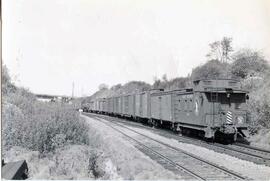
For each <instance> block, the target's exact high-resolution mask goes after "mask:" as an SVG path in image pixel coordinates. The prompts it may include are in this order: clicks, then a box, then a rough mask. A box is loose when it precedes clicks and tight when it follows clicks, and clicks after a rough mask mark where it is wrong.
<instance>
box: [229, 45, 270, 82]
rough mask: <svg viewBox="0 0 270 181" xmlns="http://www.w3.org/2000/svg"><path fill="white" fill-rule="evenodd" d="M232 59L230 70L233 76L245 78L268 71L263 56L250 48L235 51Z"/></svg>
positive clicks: (267, 65)
mask: <svg viewBox="0 0 270 181" xmlns="http://www.w3.org/2000/svg"><path fill="white" fill-rule="evenodd" d="M233 59H234V62H233V63H232V65H231V70H230V71H231V73H232V75H233V76H234V77H240V78H246V77H248V76H254V75H255V74H258V73H262V74H263V73H265V72H266V71H270V67H269V64H268V63H267V61H266V60H265V59H264V57H263V56H262V55H261V54H260V53H259V52H256V51H253V50H250V49H243V50H240V51H238V52H236V53H235V54H234V57H233Z"/></svg>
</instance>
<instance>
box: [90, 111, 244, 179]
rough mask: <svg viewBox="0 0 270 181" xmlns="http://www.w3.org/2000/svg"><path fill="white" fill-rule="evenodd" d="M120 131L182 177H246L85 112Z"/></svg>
mask: <svg viewBox="0 0 270 181" xmlns="http://www.w3.org/2000/svg"><path fill="white" fill-rule="evenodd" d="M86 115H87V116H90V117H92V118H94V119H96V120H98V121H101V122H103V123H104V124H106V125H107V126H109V127H111V128H112V129H114V130H116V131H118V132H120V133H121V134H123V135H124V136H125V138H127V139H128V140H129V141H131V142H132V143H134V145H135V146H136V147H137V148H138V149H139V150H141V151H142V152H143V153H144V154H146V155H148V156H149V157H150V158H152V159H154V160H156V161H157V162H158V163H160V164H161V165H162V166H164V168H166V169H168V170H171V171H173V172H174V173H177V174H180V175H181V176H182V177H183V179H197V180H244V179H247V178H246V177H243V176H241V175H239V174H237V173H235V172H233V171H231V170H228V169H226V168H224V167H220V166H218V165H216V164H214V163H210V162H209V161H206V160H204V159H202V158H199V157H197V156H195V155H192V154H190V153H187V152H185V151H184V150H181V149H179V148H175V147H172V146H170V145H167V144H165V143H162V142H160V141H158V140H155V139H153V138H151V137H148V136H146V135H144V134H141V133H139V132H137V131H135V130H132V129H131V128H128V127H126V126H124V125H122V124H119V123H117V122H112V121H110V122H108V121H106V120H104V119H101V118H99V117H97V116H95V115H93V114H92V115H91V114H86ZM107 119H108V118H107Z"/></svg>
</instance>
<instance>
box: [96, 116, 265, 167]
mask: <svg viewBox="0 0 270 181" xmlns="http://www.w3.org/2000/svg"><path fill="white" fill-rule="evenodd" d="M95 116H98V117H101V118H104V119H110V120H111V121H117V122H121V123H123V124H125V125H130V126H136V127H138V128H143V129H148V130H150V131H152V132H155V133H157V134H159V135H161V136H165V137H168V138H173V139H176V140H178V141H180V142H184V143H189V144H194V145H197V146H203V147H205V148H208V149H211V150H214V151H216V152H219V153H225V154H228V155H231V156H234V157H237V158H240V159H242V160H246V161H251V162H254V163H256V164H262V165H266V166H270V150H265V149H261V148H257V147H252V146H249V145H245V144H241V143H235V144H233V145H223V144H220V143H207V142H205V141H203V140H199V139H196V138H191V137H187V136H179V135H176V134H172V133H171V132H169V131H165V130H162V129H153V128H151V127H149V126H145V125H142V124H137V123H136V122H130V121H125V120H124V119H120V118H115V117H109V116H105V115H99V114H95Z"/></svg>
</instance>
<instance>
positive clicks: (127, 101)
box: [123, 94, 135, 117]
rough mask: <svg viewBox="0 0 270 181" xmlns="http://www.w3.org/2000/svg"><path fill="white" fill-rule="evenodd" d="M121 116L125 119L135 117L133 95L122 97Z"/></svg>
mask: <svg viewBox="0 0 270 181" xmlns="http://www.w3.org/2000/svg"><path fill="white" fill-rule="evenodd" d="M123 101H124V102H123V104H124V106H123V108H124V109H123V115H124V116H127V117H134V116H135V95H134V94H130V95H124V96H123Z"/></svg>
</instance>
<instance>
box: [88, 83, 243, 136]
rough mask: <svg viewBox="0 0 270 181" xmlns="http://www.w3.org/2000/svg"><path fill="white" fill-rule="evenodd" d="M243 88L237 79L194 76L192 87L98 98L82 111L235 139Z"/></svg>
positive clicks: (239, 128)
mask: <svg viewBox="0 0 270 181" xmlns="http://www.w3.org/2000/svg"><path fill="white" fill-rule="evenodd" d="M247 99H248V95H247V91H244V90H242V89H241V84H240V82H239V81H237V80H232V79H218V80H210V79H209V80H196V81H194V82H193V86H192V88H186V89H180V90H174V91H163V90H150V91H146V92H141V93H139V94H128V95H120V96H115V97H108V98H99V99H96V100H93V101H91V102H90V103H89V104H88V105H87V106H84V107H83V110H84V111H85V112H94V113H100V114H108V115H113V116H119V117H126V118H132V119H134V120H137V121H140V122H146V123H149V124H151V125H154V126H160V127H168V128H170V129H172V130H175V131H179V132H182V133H188V132H193V133H196V134H199V135H201V136H203V137H204V138H207V139H214V138H217V137H222V138H226V139H227V138H228V139H231V140H232V141H233V140H234V141H235V140H236V138H237V135H241V136H242V137H245V134H244V131H245V130H246V129H247V124H246V123H247V111H246V110H247V109H246V100H247Z"/></svg>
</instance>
